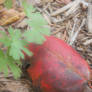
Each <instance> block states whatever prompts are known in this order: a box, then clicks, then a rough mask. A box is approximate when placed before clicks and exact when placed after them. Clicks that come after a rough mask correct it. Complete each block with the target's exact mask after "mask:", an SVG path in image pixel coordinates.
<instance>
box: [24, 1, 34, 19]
mask: <svg viewBox="0 0 92 92" xmlns="http://www.w3.org/2000/svg"><path fill="white" fill-rule="evenodd" d="M22 6H23V8H24V12H25V13H26V15H27V17H29V18H30V17H31V14H32V12H34V11H35V8H33V6H32V5H29V4H28V3H27V2H26V0H23V1H22Z"/></svg>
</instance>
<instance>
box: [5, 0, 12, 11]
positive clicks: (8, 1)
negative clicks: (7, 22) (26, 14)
mask: <svg viewBox="0 0 92 92" xmlns="http://www.w3.org/2000/svg"><path fill="white" fill-rule="evenodd" d="M12 4H13V1H12V0H5V3H4V5H5V7H7V8H8V9H10V8H12Z"/></svg>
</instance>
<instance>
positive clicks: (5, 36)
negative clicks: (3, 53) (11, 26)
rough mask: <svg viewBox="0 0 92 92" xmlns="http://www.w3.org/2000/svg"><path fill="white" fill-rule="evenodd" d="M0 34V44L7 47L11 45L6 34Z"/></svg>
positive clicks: (2, 32) (0, 32)
mask: <svg viewBox="0 0 92 92" xmlns="http://www.w3.org/2000/svg"><path fill="white" fill-rule="evenodd" d="M0 34H1V35H2V37H0V42H1V43H3V44H4V45H5V46H7V47H9V46H10V44H11V40H10V39H9V37H8V36H7V34H6V32H4V31H0Z"/></svg>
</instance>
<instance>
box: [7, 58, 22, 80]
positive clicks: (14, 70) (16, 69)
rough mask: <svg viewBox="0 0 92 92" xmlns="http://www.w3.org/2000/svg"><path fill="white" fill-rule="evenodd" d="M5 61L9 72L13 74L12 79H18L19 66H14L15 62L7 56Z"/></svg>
mask: <svg viewBox="0 0 92 92" xmlns="http://www.w3.org/2000/svg"><path fill="white" fill-rule="evenodd" d="M7 60H8V63H7V64H8V66H9V68H10V70H11V72H12V73H13V75H14V78H15V79H17V78H19V77H20V74H21V70H20V68H19V66H18V65H16V63H15V61H14V59H13V58H11V57H9V56H8V57H7ZM19 62H20V61H19Z"/></svg>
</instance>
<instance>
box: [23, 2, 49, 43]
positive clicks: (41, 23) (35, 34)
mask: <svg viewBox="0 0 92 92" xmlns="http://www.w3.org/2000/svg"><path fill="white" fill-rule="evenodd" d="M22 5H23V7H24V11H25V13H26V15H27V17H28V20H27V23H28V25H29V26H30V29H29V30H27V31H26V32H25V33H24V37H25V39H26V40H27V41H28V42H32V43H37V44H42V43H43V42H44V41H45V35H47V36H49V35H50V28H49V27H47V24H48V23H47V21H46V20H45V19H44V18H43V16H42V15H41V14H40V13H39V12H36V9H35V8H33V6H32V5H29V4H27V3H26V1H25V0H23V2H22Z"/></svg>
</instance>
